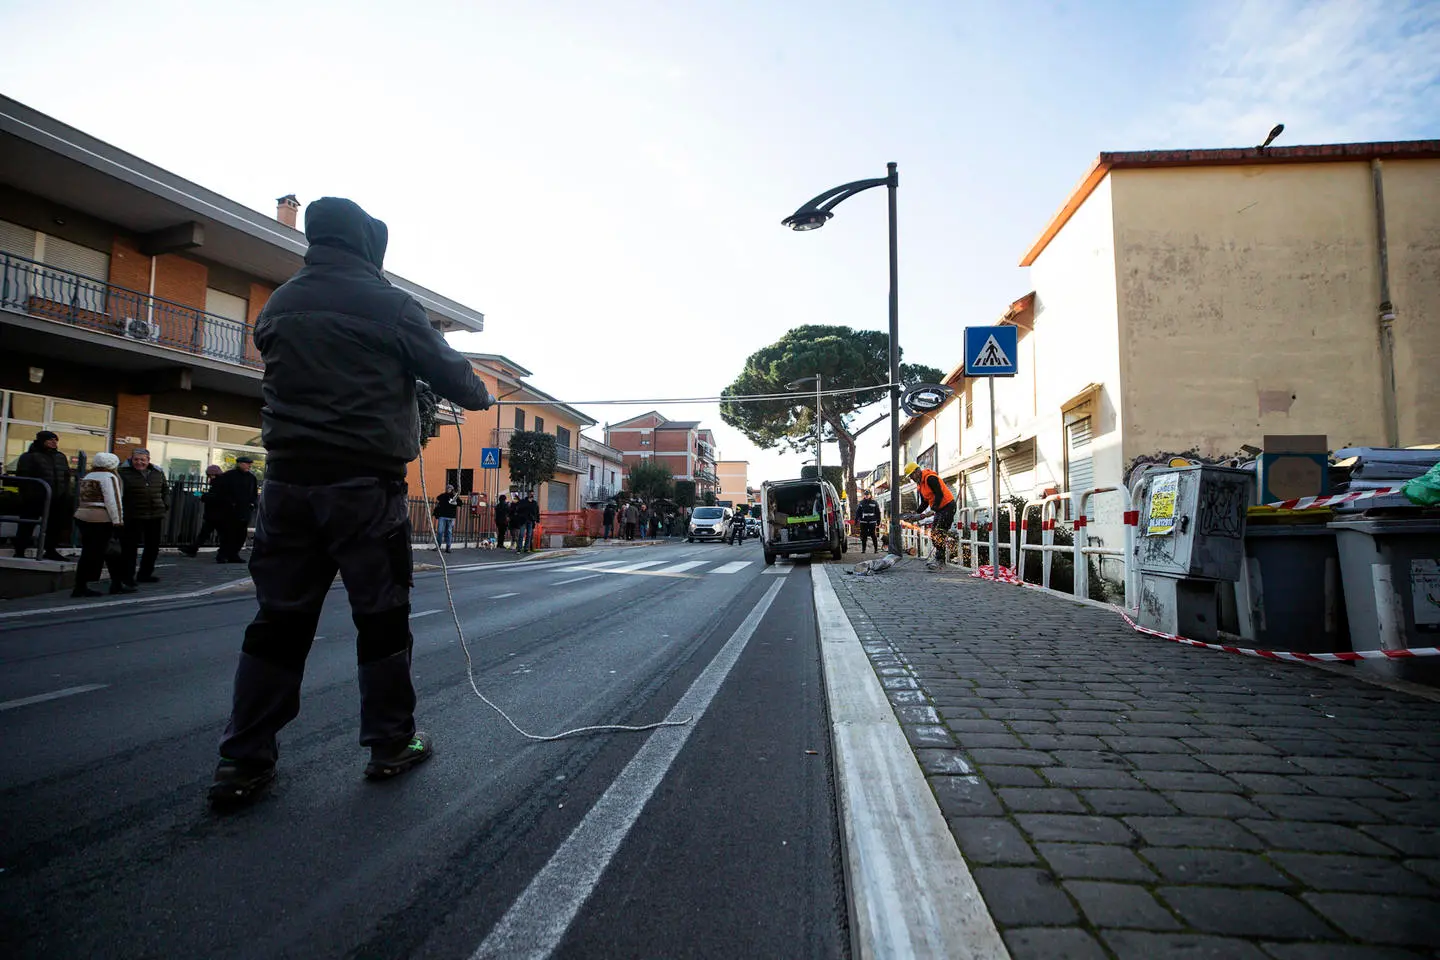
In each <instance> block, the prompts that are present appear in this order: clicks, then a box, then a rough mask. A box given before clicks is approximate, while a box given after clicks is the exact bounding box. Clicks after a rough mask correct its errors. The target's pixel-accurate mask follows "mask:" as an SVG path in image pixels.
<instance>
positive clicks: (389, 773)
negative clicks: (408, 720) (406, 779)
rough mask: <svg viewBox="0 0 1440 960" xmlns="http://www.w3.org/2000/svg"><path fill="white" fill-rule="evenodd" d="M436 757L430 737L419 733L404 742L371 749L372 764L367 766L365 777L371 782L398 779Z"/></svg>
mask: <svg viewBox="0 0 1440 960" xmlns="http://www.w3.org/2000/svg"><path fill="white" fill-rule="evenodd" d="M434 755H435V745H434V743H432V742H431V740H430V737H429V735H428V734H424V733H420V732H418V731H417V732H416V733H415V734H414V735H413V736H410V737H407V738H405V739H404V740H397V741H396V742H394V743H387V744H377V745H376V746H373V747H371V748H370V762H369V763H367V764H366V765H365V776H366V777H367V778H368V779H370V780H388V779H389V778H391V777H398V776H399V775H400V774H402V773H404V772H405V771H407V770H409V769H410V768H411V767H414V766H417V765H419V764H422V763H424V762H425V761H426V760H429V759H430V758H431V757H433V756H434Z"/></svg>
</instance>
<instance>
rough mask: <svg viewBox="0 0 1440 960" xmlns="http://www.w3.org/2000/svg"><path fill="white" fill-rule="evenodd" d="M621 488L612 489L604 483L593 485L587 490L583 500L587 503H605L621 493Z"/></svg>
mask: <svg viewBox="0 0 1440 960" xmlns="http://www.w3.org/2000/svg"><path fill="white" fill-rule="evenodd" d="M619 489H620V488H619V487H612V486H609V485H608V484H603V483H592V484H590V486H588V487H586V488H585V492H584V495H583V499H584V500H585V502H586V503H604V502H605V501H606V500H609V499H610V498H611V497H613V496H615V494H616V493H617V492H618V491H619Z"/></svg>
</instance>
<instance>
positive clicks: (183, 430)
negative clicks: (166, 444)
mask: <svg viewBox="0 0 1440 960" xmlns="http://www.w3.org/2000/svg"><path fill="white" fill-rule="evenodd" d="M150 432H151V433H158V434H160V435H161V436H164V437H179V438H181V439H183V440H209V439H210V424H208V423H205V422H204V421H203V420H182V419H180V418H178V417H155V416H152V417H151V418H150Z"/></svg>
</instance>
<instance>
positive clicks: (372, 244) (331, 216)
mask: <svg viewBox="0 0 1440 960" xmlns="http://www.w3.org/2000/svg"><path fill="white" fill-rule="evenodd" d="M305 239H306V240H309V241H310V243H311V245H312V246H321V247H338V248H340V249H341V250H345V251H347V252H349V253H353V254H355V255H356V256H357V257H363V258H365V260H367V261H368V262H369V263H370V264H372V265H373V266H374V267H375V269H376V270H379V269H381V267H382V266H384V263H385V244H386V243H387V242H388V241H389V239H390V231H389V230H388V229H387V228H386V226H385V223H384V221H382V220H376V219H375V218H374V217H372V216H370V215H369V214H368V213H366V212H365V211H364V210H362V209H360V204H358V203H356V202H355V201H354V200H345V199H342V198H340V197H321V198H320V199H319V200H316V201H315V202H314V203H311V204H309V205H308V206H306V208H305Z"/></svg>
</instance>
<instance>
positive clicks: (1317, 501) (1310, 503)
mask: <svg viewBox="0 0 1440 960" xmlns="http://www.w3.org/2000/svg"><path fill="white" fill-rule="evenodd" d="M1404 492H1405V488H1404V487H1381V488H1380V489H1379V490H1356V491H1354V492H1352V493H1337V494H1332V495H1331V496H1328V497H1300V498H1299V499H1296V500H1281V501H1280V502H1279V503H1267V504H1265V506H1267V507H1274V508H1275V509H1276V510H1310V509H1313V508H1315V507H1330V506H1335V505H1337V504H1341V503H1354V502H1355V501H1356V500H1369V499H1370V498H1371V497H1388V496H1390V495H1392V494H1396V493H1404Z"/></svg>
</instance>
